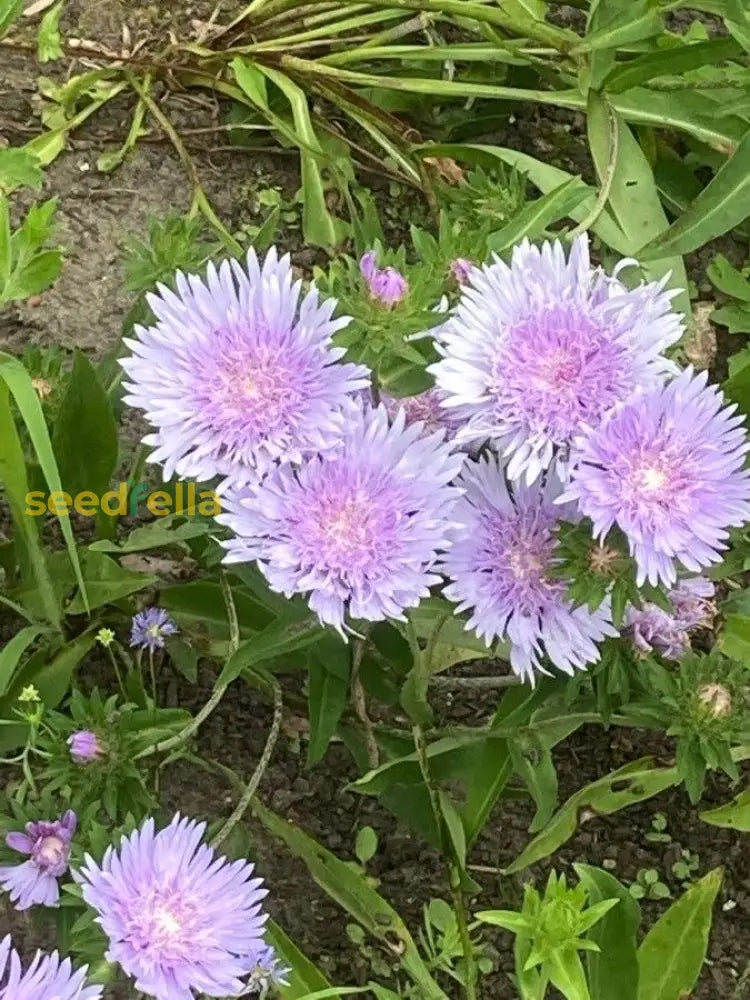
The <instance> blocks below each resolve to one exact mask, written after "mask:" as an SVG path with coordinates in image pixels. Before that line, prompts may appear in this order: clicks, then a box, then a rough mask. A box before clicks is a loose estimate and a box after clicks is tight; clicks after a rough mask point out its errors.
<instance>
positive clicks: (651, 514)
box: [565, 368, 750, 585]
mask: <svg viewBox="0 0 750 1000" xmlns="http://www.w3.org/2000/svg"><path fill="white" fill-rule="evenodd" d="M707 378H708V375H707V373H706V372H702V373H701V374H700V375H694V374H693V370H692V368H688V369H686V370H685V371H684V372H683V373H682V374H681V375H680V376H679V377H678V378H676V379H674V380H673V381H672V382H670V383H669V384H668V385H667V386H666V387H657V388H655V389H652V390H651V391H650V392H648V393H645V394H643V395H642V396H640V397H637V398H634V399H633V400H632V401H631V402H630V403H628V405H626V406H625V407H623V408H622V409H620V410H619V411H618V412H616V413H614V414H612V415H611V417H610V418H609V419H608V420H606V421H605V422H604V423H603V425H602V426H600V427H598V428H595V429H593V430H591V431H590V432H589V433H588V434H587V435H585V436H583V437H582V438H581V439H580V440H579V442H578V444H577V446H576V448H575V451H574V453H573V455H572V457H571V466H572V482H571V484H570V486H569V487H568V489H567V491H566V494H565V498H566V499H567V500H575V501H576V502H577V503H578V506H579V508H580V510H581V513H582V514H583V515H585V516H586V517H590V518H591V520H592V522H593V524H594V531H595V532H596V534H597V536H599V537H602V538H603V537H604V536H605V535H606V534H607V532H608V531H609V530H610V528H611V527H612V526H613V525H614V524H617V525H619V527H620V528H621V529H622V531H623V532H624V533H625V535H626V536H627V538H628V542H629V544H630V550H631V553H632V554H633V556H634V558H635V560H636V563H637V566H638V575H637V581H638V583H639V584H642V583H643V582H644V581H645V580H648V581H649V583H651V584H656V583H659V582H662V583H665V584H667V585H672V584H673V583H674V582H675V580H676V578H677V570H676V565H677V563H682V565H683V566H684V567H685V569H687V570H690V571H691V572H697V571H700V570H701V569H703V567H705V566H708V565H710V564H711V563H715V562H718V561H719V559H720V558H721V557H720V552H721V551H722V550H723V549H725V548H726V547H727V545H726V539H727V537H728V531H727V529H728V528H730V527H739V526H740V525H742V524H744V523H745V522H746V521H748V520H750V470H747V469H745V468H744V467H743V466H744V462H745V456H746V454H747V452H748V451H749V450H750V443H749V442H748V439H747V434H746V432H745V430H744V427H743V426H742V425H743V422H744V418H743V417H742V416H741V415H735V411H736V409H737V407H736V406H725V405H724V397H723V396H722V394H721V392H720V391H719V390H718V389H717V388H716V387H715V386H708V385H707V384H706V382H707Z"/></svg>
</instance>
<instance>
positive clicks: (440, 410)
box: [380, 389, 458, 438]
mask: <svg viewBox="0 0 750 1000" xmlns="http://www.w3.org/2000/svg"><path fill="white" fill-rule="evenodd" d="M380 399H381V402H382V403H383V405H384V406H385V408H386V410H387V411H388V415H389V416H390V418H391V419H393V418H394V417H395V416H396V414H397V413H398V411H399V409H403V411H404V413H405V415H406V423H407V426H408V425H409V424H414V423H417V422H421V424H422V433H423V434H434V433H436V432H437V431H442V432H443V434H444V435H446V436H447V437H449V438H450V437H452V436H453V435H454V434H455V433H456V431H457V429H458V423H457V422H456V420H454V419H452V416H453V415H452V413H451V411H450V410H446V409H445V407H443V406H441V405H440V396H439V395H438V393H437V392H436V390H435V389H427V390H426V391H425V392H420V393H419V394H418V395H417V396H406V397H402V398H400V399H397V398H396V397H395V396H389V395H387V394H386V393H384V392H382V393H381V394H380Z"/></svg>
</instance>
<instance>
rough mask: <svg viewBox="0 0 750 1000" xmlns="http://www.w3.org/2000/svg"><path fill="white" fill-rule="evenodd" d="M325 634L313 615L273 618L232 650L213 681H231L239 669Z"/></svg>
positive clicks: (245, 668) (299, 646) (304, 644)
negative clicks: (278, 620) (300, 619)
mask: <svg viewBox="0 0 750 1000" xmlns="http://www.w3.org/2000/svg"><path fill="white" fill-rule="evenodd" d="M325 635H326V632H325V630H324V629H323V628H321V626H320V624H319V623H318V620H317V618H316V619H314V620H313V619H312V618H311V617H310V618H305V619H303V620H302V621H295V622H290V621H281V622H274V623H273V624H271V625H268V626H267V627H266V628H264V629H263V631H262V632H258V634H257V635H255V636H253V638H252V639H247V640H246V641H245V642H242V643H240V646H239V649H238V650H237V652H236V653H234V654H233V655H232V656H230V657H229V659H228V660H227V662H226V663H225V664H224V668H223V670H222V671H221V673H220V674H219V679H218V681H217V682H216V683H217V684H218V685H223V684H231V683H232V681H234V680H236V679H237V678H238V677H239V676H240V674H241V673H242V671H243V670H247V669H248V668H249V667H256V666H257V665H258V664H259V663H264V662H266V661H267V660H273V659H275V658H276V657H277V656H284V655H286V654H287V653H292V652H294V651H295V650H299V649H304V648H305V647H306V646H310V645H312V644H313V643H315V642H320V640H321V639H322V638H323V637H324V636H325Z"/></svg>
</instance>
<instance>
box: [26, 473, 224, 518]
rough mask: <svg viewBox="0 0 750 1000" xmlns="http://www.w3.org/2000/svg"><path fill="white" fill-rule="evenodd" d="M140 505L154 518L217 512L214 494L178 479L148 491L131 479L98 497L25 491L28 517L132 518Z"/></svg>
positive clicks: (89, 492)
mask: <svg viewBox="0 0 750 1000" xmlns="http://www.w3.org/2000/svg"><path fill="white" fill-rule="evenodd" d="M142 504H145V506H146V509H147V510H148V511H149V513H150V514H153V516H154V517H167V516H168V515H169V514H190V515H195V514H202V515H203V516H204V517H215V516H216V515H217V514H220V513H221V502H220V500H219V497H218V495H217V494H216V493H215V492H214V491H213V490H201V491H200V492H199V491H198V487H197V486H196V485H195V483H181V482H178V483H177V484H176V485H175V488H174V493H168V492H167V491H166V490H154V491H153V492H151V491H150V489H149V485H148V483H136V482H135V480H133V479H131V480H129V481H128V482H127V483H120V485H119V486H118V487H117V489H114V490H108V491H107V492H106V493H102V495H101V496H98V495H97V494H96V493H94V492H93V490H81V492H80V493H76V494H75V496H72V495H71V494H70V493H65V492H64V491H62V490H55V491H54V492H53V493H49V494H48V493H44V492H42V491H41V490H33V491H32V492H31V493H27V494H26V513H27V514H28V515H29V517H42V516H43V515H44V514H47V513H50V514H54V515H56V516H57V517H69V516H70V514H71V512H72V511H75V512H76V514H80V515H81V516H82V517H95V516H96V515H97V514H98V513H99V512H101V513H102V514H108V515H110V516H114V515H117V516H119V517H125V515H126V514H130V516H131V517H135V516H136V515H137V514H138V512H139V509H140V507H141V505H142Z"/></svg>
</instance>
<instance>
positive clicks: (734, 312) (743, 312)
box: [711, 303, 750, 374]
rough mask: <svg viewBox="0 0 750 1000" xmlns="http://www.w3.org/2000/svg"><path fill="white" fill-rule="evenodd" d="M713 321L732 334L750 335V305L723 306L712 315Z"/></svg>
mask: <svg viewBox="0 0 750 1000" xmlns="http://www.w3.org/2000/svg"><path fill="white" fill-rule="evenodd" d="M711 319H712V320H713V322H714V323H718V324H719V325H720V326H725V327H727V332H728V333H730V334H734V333H750V303H749V304H748V305H735V304H734V303H732V304H730V305H726V306H723V307H722V308H721V309H716V310H714V312H712V313H711ZM730 366H731V358H730ZM730 374H731V370H730Z"/></svg>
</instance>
